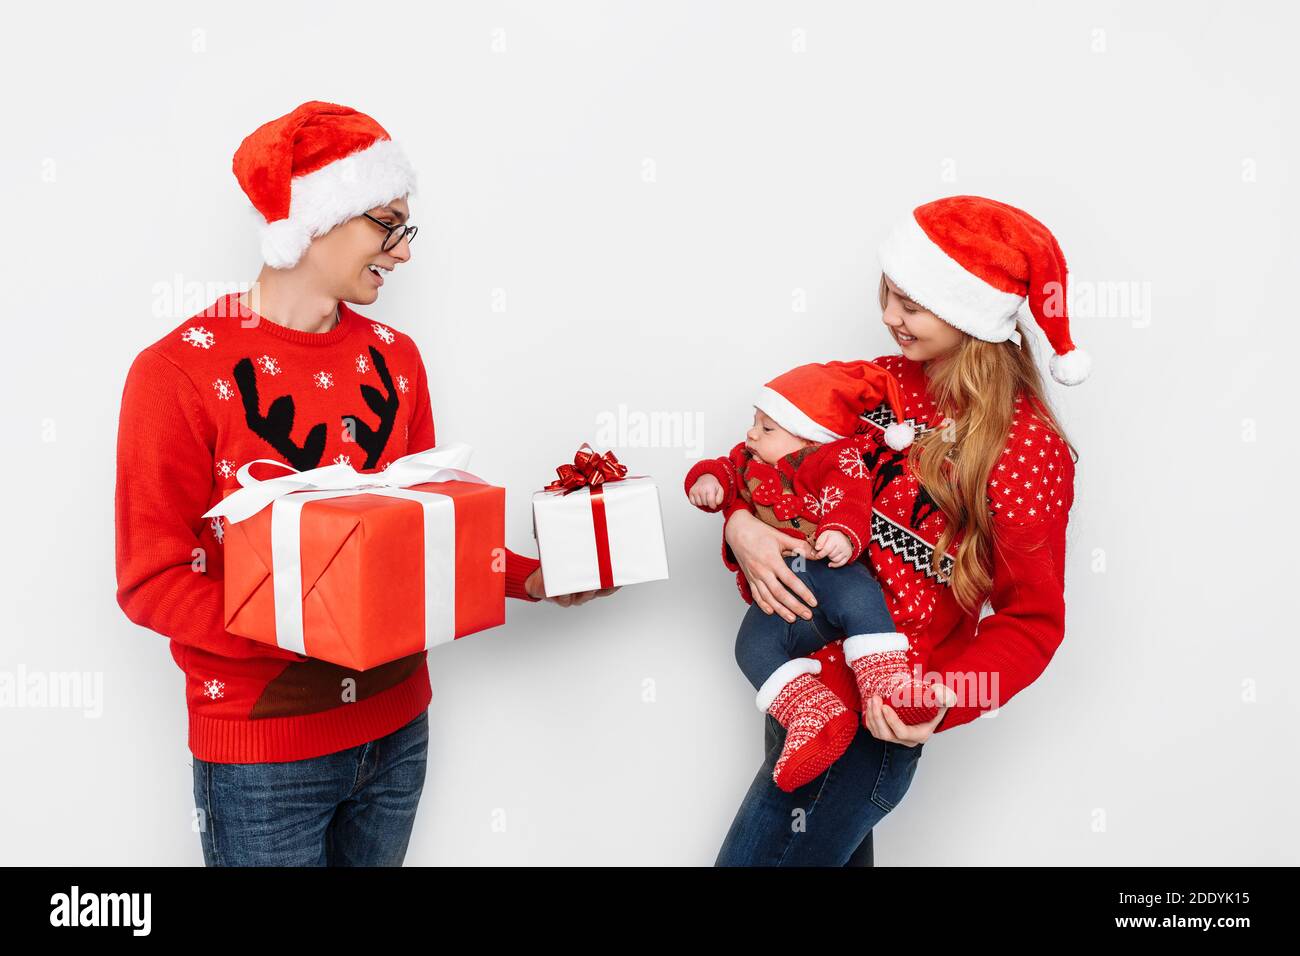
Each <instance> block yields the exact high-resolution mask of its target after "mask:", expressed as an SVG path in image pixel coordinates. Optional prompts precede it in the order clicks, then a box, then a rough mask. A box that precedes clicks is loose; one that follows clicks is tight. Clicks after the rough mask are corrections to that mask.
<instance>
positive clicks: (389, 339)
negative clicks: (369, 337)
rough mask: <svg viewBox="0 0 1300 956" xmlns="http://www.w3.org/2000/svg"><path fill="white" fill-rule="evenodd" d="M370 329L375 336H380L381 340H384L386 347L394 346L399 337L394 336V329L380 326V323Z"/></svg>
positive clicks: (373, 324) (375, 323)
mask: <svg viewBox="0 0 1300 956" xmlns="http://www.w3.org/2000/svg"><path fill="white" fill-rule="evenodd" d="M370 328H371V331H373V332H374V333H375V335H377V336H379V338H380V339H382V340H383V343H384V344H385V345H392V344H393V340H394V339H395V338H397V336H395V335H393V330H392V329H390V328H388V327H387V326H383V325H380V324H379V323H378V322H374V323H372V324H371V326H370Z"/></svg>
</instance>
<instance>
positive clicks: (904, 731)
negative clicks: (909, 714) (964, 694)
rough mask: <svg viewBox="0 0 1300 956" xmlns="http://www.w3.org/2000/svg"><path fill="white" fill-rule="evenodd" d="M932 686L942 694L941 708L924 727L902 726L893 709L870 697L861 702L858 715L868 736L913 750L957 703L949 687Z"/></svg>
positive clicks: (925, 739)
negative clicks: (861, 717)
mask: <svg viewBox="0 0 1300 956" xmlns="http://www.w3.org/2000/svg"><path fill="white" fill-rule="evenodd" d="M933 686H934V687H935V689H936V691H937V692H938V693H939V694H941V695H942V699H943V706H942V707H940V708H939V713H937V714H935V715H934V719H933V720H931V721H930V722H929V723H926V724H910V725H909V724H905V723H903V722H902V720H900V719H899V717H898V713H897V712H896V711H895V710H894V708H892V707H890V706H889V705H888V704H886V703H885V702H884V701H883V700H881V699H880V698H879V697H877V696H876V695H874V694H873V695H872V696H871V697H869V698H868V699H867V700H865V701H863V702H862V716H863V717H864V718H865V720H866V724H867V730H869V731H871V736H873V737H875V738H876V739H877V740H884V741H886V742H888V743H895V744H902V745H903V746H905V747H915V746H916V745H917V744H923V743H925V742H926V741H927V740H929V739H930V735H931V734H933V733H934V728H936V727H938V726H939V722H940V721H941V720H943V715H944V714H946V713H947V712H948V708H949V707H951V706H952V705H953V704H955V703H957V692H956V691H955V690H953V689H952V688H951V687H948V686H947V685H946V684H940V683H937V682H936V683H935V684H934V685H933Z"/></svg>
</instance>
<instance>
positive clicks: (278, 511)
mask: <svg viewBox="0 0 1300 956" xmlns="http://www.w3.org/2000/svg"><path fill="white" fill-rule="evenodd" d="M472 451H473V449H472V448H471V447H470V446H469V445H466V444H464V443H463V442H454V443H452V444H450V445H440V446H438V447H436V448H429V449H426V450H425V451H420V452H415V453H414V454H411V455H406V456H404V457H402V458H398V459H397V460H396V461H394V462H392V463H391V464H390V465H389V466H388V467H387V468H385V469H384V470H383V471H380V472H376V473H375V474H368V475H365V474H361V473H360V472H358V471H356V470H355V469H353V467H352V466H351V465H346V464H335V465H325V466H323V467H320V468H311V469H309V470H307V471H298V470H297V469H296V468H293V467H292V466H290V465H286V464H284V463H283V462H279V461H273V460H272V459H269V458H258V459H255V460H254V461H250V462H248V463H247V464H246V465H244V466H243V467H242V468H240V469H239V471H238V472H237V473H236V477H237V478H238V479H239V483H240V485H241V486H242V487H241V488H240V489H239V490H238V491H234V492H232V493H231V494H229V495H227V496H226V497H225V498H223V499H222V500H221V501H220V502H218V503H217V504H216V505H214V506H213V507H211V508H209V509H208V510H207V511H206V512H205V513H204V515H203V517H205V518H213V517H217V516H221V517H224V518H226V519H227V520H229V521H230V522H232V523H235V522H239V521H243V520H244V519H245V518H251V517H252V516H253V515H255V514H257V513H258V512H259V511H261V510H262V509H263V508H265V507H266V506H267V505H271V558H272V567H273V569H274V572H275V573H274V575H273V582H272V586H273V589H274V596H275V642H276V644H277V645H278V646H280V647H283V648H286V649H288V650H291V651H294V652H296V653H298V654H306V653H307V649H306V643H305V635H304V633H303V617H302V603H303V593H302V585H303V581H302V557H301V548H300V540H301V532H300V526H301V521H302V509H303V506H304V505H305V504H307V503H308V502H311V501H320V500H323V499H326V498H341V497H345V496H347V495H355V494H371V495H384V496H386V497H391V498H405V499H407V500H409V501H416V502H419V504H420V506H421V508H423V511H424V630H425V647H426V648H429V647H433V646H434V645H436V644H442V643H445V642H447V641H450V640H453V639H454V638H455V636H456V510H455V505H454V503H453V502H452V499H451V498H450V497H448V496H446V495H442V494H438V493H437V492H429V491H414V490H411V489H409V488H406V487H405V486H406V485H419V484H424V483H426V482H438V481H472V482H475V483H477V484H481V485H482V484H487V482H485V481H484V480H483V479H482V478H480V477H478V476H477V475H473V474H470V473H469V472H467V471H462V470H461V466H464V465H467V464H469V457H470V454H471V452H472ZM259 463H265V464H268V465H278V466H279V467H281V468H287V469H288V470H289V471H290V472H291V474H288V475H281V476H280V477H278V478H268V479H265V480H259V479H257V478H254V477H253V476H252V475H251V473H250V471H251V469H252V466H253V465H256V464H259Z"/></svg>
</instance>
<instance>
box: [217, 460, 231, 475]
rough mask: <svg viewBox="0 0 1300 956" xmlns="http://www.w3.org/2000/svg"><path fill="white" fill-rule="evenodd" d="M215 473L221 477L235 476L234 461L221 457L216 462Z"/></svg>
mask: <svg viewBox="0 0 1300 956" xmlns="http://www.w3.org/2000/svg"><path fill="white" fill-rule="evenodd" d="M217 474H218V475H220V476H221V477H222V478H233V477H234V476H235V463H234V462H233V461H231V460H230V459H229V458H222V459H221V460H220V461H218V462H217Z"/></svg>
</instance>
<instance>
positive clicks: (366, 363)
mask: <svg viewBox="0 0 1300 956" xmlns="http://www.w3.org/2000/svg"><path fill="white" fill-rule="evenodd" d="M357 371H358V372H360V373H361V374H363V375H364V374H365V373H366V372H369V371H370V359H368V358H366V357H365V356H364V355H358V356H357Z"/></svg>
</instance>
